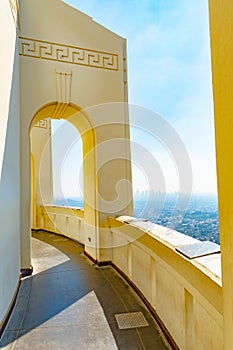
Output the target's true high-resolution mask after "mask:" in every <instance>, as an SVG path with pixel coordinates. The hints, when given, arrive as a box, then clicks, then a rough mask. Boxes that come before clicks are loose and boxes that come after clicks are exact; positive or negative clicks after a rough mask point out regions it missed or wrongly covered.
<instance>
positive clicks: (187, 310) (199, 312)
mask: <svg viewBox="0 0 233 350" xmlns="http://www.w3.org/2000/svg"><path fill="white" fill-rule="evenodd" d="M109 226H110V231H111V234H112V242H113V251H112V263H113V265H114V266H115V267H116V268H117V269H118V270H119V271H120V272H122V273H123V275H125V277H126V278H127V279H129V280H130V281H131V282H132V283H133V285H134V286H135V287H136V289H137V290H138V291H139V293H140V294H142V295H143V297H144V298H145V299H146V301H147V302H148V305H149V306H150V308H152V309H153V310H154V312H155V314H156V315H157V317H158V320H159V322H161V324H162V325H163V326H165V328H166V329H167V330H168V332H169V334H170V336H171V337H172V339H173V340H174V341H175V344H176V345H177V347H178V348H179V349H182V350H183V349H186V350H192V349H198V350H202V349H203V350H204V349H205V350H206V349H211V350H215V349H216V350H220V349H223V316H222V312H223V311H222V287H221V255H220V253H215V254H211V255H206V256H203V257H199V258H193V259H189V258H186V257H185V256H184V255H182V254H180V253H179V252H178V251H177V248H178V247H181V246H184V245H189V244H193V243H197V242H199V241H197V240H196V239H193V238H191V237H188V236H186V235H183V234H181V233H178V232H176V231H173V230H170V229H167V228H165V227H161V226H159V225H155V224H152V223H151V222H148V221H140V220H136V219H134V218H127V217H120V218H118V219H112V218H109Z"/></svg>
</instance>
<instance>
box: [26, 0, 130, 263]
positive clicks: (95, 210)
mask: <svg viewBox="0 0 233 350" xmlns="http://www.w3.org/2000/svg"><path fill="white" fill-rule="evenodd" d="M20 23H21V29H20V39H19V52H20V72H21V80H20V89H21V96H20V103H21V104H20V112H21V140H22V142H21V156H22V158H21V160H22V167H21V169H22V173H21V177H22V179H24V181H23V183H22V199H21V207H22V217H23V218H24V220H23V221H22V228H21V232H22V234H23V236H24V237H22V241H23V242H24V243H25V244H24V250H23V251H22V252H21V254H22V255H23V260H24V265H25V266H27V265H29V263H30V256H29V254H28V251H29V250H30V237H29V233H30V221H29V220H27V218H29V214H30V186H29V183H30V147H29V141H28V134H29V132H30V127H31V125H32V124H31V123H32V120H33V123H34V122H38V121H39V120H40V119H44V118H46V117H51V118H58V119H60V118H64V119H66V120H69V121H70V122H71V123H73V124H74V125H75V126H76V127H77V129H78V130H79V132H80V134H81V136H82V139H83V150H84V159H85V162H84V164H86V165H85V166H84V192H85V193H84V194H85V218H84V221H85V223H86V224H87V227H86V231H87V232H88V240H87V241H86V249H87V250H88V251H89V253H90V254H91V255H94V258H96V259H98V260H109V254H111V252H110V253H109V248H110V236H109V235H108V231H107V230H105V229H103V230H102V228H101V227H102V226H104V225H105V221H106V217H107V216H108V215H109V214H111V215H112V216H119V215H122V214H132V213H133V206H132V188H131V166H130V161H129V158H130V146H129V142H127V140H128V139H129V125H128V111H127V108H126V105H125V103H127V73H126V49H125V47H126V43H125V39H123V38H121V37H119V36H117V35H116V34H114V33H112V32H111V31H109V30H107V29H106V28H104V27H102V26H101V25H99V24H98V23H96V22H94V21H93V20H92V19H91V18H90V17H88V16H86V15H84V14H82V13H81V12H79V11H77V10H75V9H73V8H71V7H70V6H68V5H66V4H65V3H63V2H62V1H59V0H51V1H45V0H35V1H33V3H32V2H31V1H29V0H22V1H21V2H20ZM42 23H43V25H42ZM93 33H94V34H93ZM53 107H54V108H53ZM73 107H74V108H73ZM52 108H53V109H52ZM80 109H84V110H85V115H84V114H82V113H78V112H79V110H80ZM85 118H86V122H85V121H84V120H85ZM83 123H84V124H85V123H89V126H88V128H89V130H87V129H86V130H84V129H85V128H84V129H83ZM88 144H89V145H88ZM116 149H117V154H116V151H115V150H116ZM85 189H86V191H85ZM96 247H97V249H96Z"/></svg>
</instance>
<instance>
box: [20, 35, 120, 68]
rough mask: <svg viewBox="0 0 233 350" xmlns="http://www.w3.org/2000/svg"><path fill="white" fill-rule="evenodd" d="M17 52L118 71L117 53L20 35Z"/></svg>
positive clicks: (28, 55) (34, 56)
mask: <svg viewBox="0 0 233 350" xmlns="http://www.w3.org/2000/svg"><path fill="white" fill-rule="evenodd" d="M19 54H20V55H21V56H27V57H33V58H40V59H44V60H51V61H57V62H64V63H70V64H77V65H81V66H87V67H92V68H101V69H108V70H114V71H118V55H117V54H114V53H109V52H102V51H95V50H89V49H84V48H80V47H75V46H68V45H64V44H57V43H53V42H47V41H43V40H36V39H30V38H23V37H20V41H19Z"/></svg>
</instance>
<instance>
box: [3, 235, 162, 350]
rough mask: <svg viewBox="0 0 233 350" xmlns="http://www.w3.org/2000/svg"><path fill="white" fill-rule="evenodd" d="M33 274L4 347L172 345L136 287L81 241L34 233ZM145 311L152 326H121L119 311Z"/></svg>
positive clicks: (137, 349)
mask: <svg viewBox="0 0 233 350" xmlns="http://www.w3.org/2000/svg"><path fill="white" fill-rule="evenodd" d="M32 245H33V266H34V273H33V276H32V277H29V278H25V279H23V280H22V284H21V287H20V292H19V296H18V298H17V302H16V306H15V309H14V311H13V313H12V316H11V318H10V321H9V323H8V325H7V328H6V330H5V332H4V334H3V337H2V339H1V341H0V348H1V349H7V350H8V349H14V350H18V349H22V350H27V349H30V350H31V349H33V350H36V349H38V350H41V349H46V350H55V349H56V350H57V349H69V350H72V349H80V350H83V349H88V350H89V349H95V350H114V349H125V350H142V349H151V350H152V349H153V350H156V349H158V350H160V349H161V350H162V349H167V346H166V345H165V343H164V341H163V338H162V336H161V333H160V331H159V330H158V327H157V325H156V324H155V322H154V320H153V318H152V316H151V315H150V313H149V312H148V311H147V309H146V307H145V306H144V304H143V303H142V302H141V300H140V299H139V297H138V296H137V295H136V293H135V292H134V291H133V290H132V288H131V287H130V286H129V285H128V284H127V283H126V282H125V281H124V280H123V279H122V278H121V277H120V276H119V275H118V273H117V272H115V270H114V269H113V268H111V267H102V268H99V267H96V266H93V264H92V263H91V262H90V261H89V260H88V259H87V258H86V257H85V256H84V254H83V248H82V247H81V246H79V245H78V244H76V243H74V242H72V241H70V240H68V239H66V238H63V237H60V236H57V235H53V234H50V233H44V232H37V233H34V234H33V239H32ZM138 311H141V312H142V313H143V315H144V316H145V318H146V320H147V322H148V324H149V325H148V326H145V327H138V328H134V329H119V327H118V324H117V322H116V318H115V315H116V314H121V313H129V312H138Z"/></svg>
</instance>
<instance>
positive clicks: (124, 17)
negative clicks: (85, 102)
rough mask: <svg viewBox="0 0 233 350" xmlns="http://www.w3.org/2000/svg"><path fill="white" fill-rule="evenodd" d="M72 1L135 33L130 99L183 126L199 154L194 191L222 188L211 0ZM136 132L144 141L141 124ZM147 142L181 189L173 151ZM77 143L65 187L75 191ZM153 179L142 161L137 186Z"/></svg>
mask: <svg viewBox="0 0 233 350" xmlns="http://www.w3.org/2000/svg"><path fill="white" fill-rule="evenodd" d="M65 2H67V3H68V4H70V5H72V6H74V7H76V8H78V9H79V10H80V11H82V12H85V13H86V14H88V15H90V16H92V17H93V19H94V20H95V21H97V22H99V23H101V24H102V25H104V26H106V27H107V28H109V29H110V30H112V31H114V32H116V33H117V34H119V35H121V36H123V37H125V38H127V45H128V49H127V56H128V81H129V84H128V87H129V102H130V103H131V104H136V105H140V106H143V107H146V108H149V109H151V110H153V111H155V112H157V113H159V114H160V115H161V116H163V117H164V118H165V119H166V120H167V121H168V122H169V123H170V124H171V125H172V126H173V127H174V128H175V130H176V131H177V132H178V134H179V135H180V137H181V139H182V140H183V142H184V144H185V147H186V149H187V151H188V153H189V156H190V159H191V163H192V168H193V183H194V186H193V191H194V192H202V193H214V192H216V170H215V154H214V152H215V150H214V129H213V106H212V105H213V102H212V91H211V68H210V49H209V32H208V30H209V28H208V1H207V0H188V1H187V0H142V1H139V0H137V1H136V0H86V1H81V0H66V1H65ZM131 136H132V139H133V140H137V141H138V140H139V139H140V137H141V140H142V143H143V142H144V139H145V137H143V135H141V136H140V133H139V132H138V130H132V131H131ZM144 136H145V135H144ZM147 143H148V147H150V151H151V152H152V153H153V154H154V157H155V158H156V159H157V160H158V162H159V163H160V164H161V168H162V169H163V172H164V174H165V175H164V176H165V179H166V188H167V191H174V190H178V185H177V179H175V178H176V176H175V173H176V167H175V165H174V163H173V162H172V160H171V159H169V155H168V153H167V151H166V150H162V149H161V147H158V144H157V143H156V142H154V141H153V140H148V142H147ZM75 147H76V146H75V145H74V147H73V149H72V151H71V153H72V154H71V155H68V156H67V157H66V161H65V162H64V163H63V175H62V176H63V185H64V191H65V193H66V195H69V196H70V195H71V192H72V186H71V180H68V177H69V169H70V165H71V163H73V161H72V159H73V158H72V157H73V156H72V155H74V154H77V152H78V149H79V150H80V145H79V146H78V147H79V148H77V149H76V150H75ZM79 152H80V151H79ZM132 152H133V150H132ZM135 169H136V170H135ZM146 186H147V185H146V178H145V177H143V175H142V173H141V172H140V171H139V170H138V169H137V168H134V189H135V190H136V189H137V188H139V189H142V190H144V189H146Z"/></svg>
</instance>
